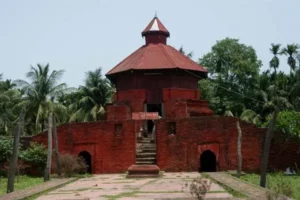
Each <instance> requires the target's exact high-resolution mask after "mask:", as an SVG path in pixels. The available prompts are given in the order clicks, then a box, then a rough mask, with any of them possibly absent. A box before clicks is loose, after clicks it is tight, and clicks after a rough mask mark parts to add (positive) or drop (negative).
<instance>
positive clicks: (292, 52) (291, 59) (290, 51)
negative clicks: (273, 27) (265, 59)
mask: <svg viewBox="0 0 300 200" xmlns="http://www.w3.org/2000/svg"><path fill="white" fill-rule="evenodd" d="M299 48H300V47H299V45H297V44H288V45H287V46H286V47H285V48H283V49H282V50H281V54H284V55H286V56H288V61H287V64H288V65H289V66H290V67H291V72H292V71H295V69H296V59H295V56H296V55H297V54H298V53H299Z"/></svg>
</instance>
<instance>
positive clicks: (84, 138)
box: [32, 17, 266, 173]
mask: <svg viewBox="0 0 300 200" xmlns="http://www.w3.org/2000/svg"><path fill="white" fill-rule="evenodd" d="M142 37H144V38H145V44H144V45H142V46H141V47H140V48H138V49H137V50H136V51H135V52H133V53H132V54H131V55H129V56H128V57H127V58H125V59H124V60H123V61H121V62H120V63H119V64H117V65H116V66H115V67H114V68H112V69H111V70H110V71H109V72H108V73H107V74H106V76H107V78H108V79H110V81H111V82H112V83H113V84H114V85H115V86H116V92H115V95H114V101H113V103H111V104H109V105H107V106H106V120H103V121H97V122H90V123H70V124H63V125H61V126H59V127H58V128H57V132H58V140H59V150H60V152H67V153H71V154H75V155H81V156H83V157H84V158H85V159H86V162H87V163H88V165H89V171H90V172H91V173H120V172H126V171H127V170H129V171H130V170H131V169H132V168H134V167H137V168H138V167H139V166H141V167H142V168H147V167H148V166H156V167H157V168H158V169H159V170H163V171H172V172H176V171H202V172H203V171H219V170H234V169H236V167H237V135H238V134H237V128H236V122H237V120H238V119H237V118H233V117H224V116H214V115H213V112H212V110H211V109H210V108H209V106H208V102H207V101H204V100H201V91H199V89H198V81H199V80H200V79H203V78H206V77H207V70H206V69H205V67H203V66H200V65H199V64H197V63H195V62H194V61H192V60H191V59H190V58H189V57H187V56H185V55H183V54H182V53H180V52H179V51H177V50H176V49H175V48H173V47H172V46H169V45H168V44H167V40H168V38H169V37H170V32H169V31H168V30H167V28H166V27H165V26H164V25H163V24H162V22H161V21H160V20H159V19H158V18H157V17H154V18H153V19H152V20H151V22H150V23H149V24H148V26H146V28H145V29H144V30H143V31H142ZM240 124H241V128H242V131H243V140H242V155H243V170H244V171H259V168H260V159H261V155H262V146H263V141H264V135H265V133H266V129H261V128H257V127H256V126H255V125H252V124H249V123H246V122H243V121H241V122H240ZM32 140H33V141H36V142H42V143H44V144H45V145H47V133H46V132H44V133H40V134H38V135H36V136H34V137H33V138H32Z"/></svg>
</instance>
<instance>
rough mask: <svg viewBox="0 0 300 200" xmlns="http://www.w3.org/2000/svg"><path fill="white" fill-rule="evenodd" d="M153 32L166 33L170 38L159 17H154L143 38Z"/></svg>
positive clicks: (144, 31) (143, 33)
mask: <svg viewBox="0 0 300 200" xmlns="http://www.w3.org/2000/svg"><path fill="white" fill-rule="evenodd" d="M153 32H161V33H164V34H165V35H166V36H168V37H169V36H170V33H169V31H168V30H167V29H166V27H165V26H164V25H163V24H162V23H161V21H160V20H159V19H158V17H156V16H155V17H154V18H153V19H152V20H151V22H150V23H149V24H148V26H147V27H146V28H145V29H144V30H143V32H142V36H145V35H147V34H149V33H153Z"/></svg>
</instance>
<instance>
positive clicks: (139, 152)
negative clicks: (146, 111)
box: [136, 135, 156, 165]
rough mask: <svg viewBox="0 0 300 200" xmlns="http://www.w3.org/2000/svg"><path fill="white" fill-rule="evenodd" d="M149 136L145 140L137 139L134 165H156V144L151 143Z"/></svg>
mask: <svg viewBox="0 0 300 200" xmlns="http://www.w3.org/2000/svg"><path fill="white" fill-rule="evenodd" d="M150 136H151V135H149V136H148V137H147V138H145V137H143V138H141V139H138V141H137V144H136V164H137V165H155V163H156V144H155V143H151V138H150Z"/></svg>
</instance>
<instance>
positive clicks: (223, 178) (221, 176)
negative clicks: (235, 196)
mask: <svg viewBox="0 0 300 200" xmlns="http://www.w3.org/2000/svg"><path fill="white" fill-rule="evenodd" d="M208 175H209V176H210V177H211V178H212V179H213V180H215V181H216V182H217V183H220V184H221V185H226V186H227V187H229V188H231V189H232V190H235V191H238V192H240V193H242V194H244V195H245V196H246V197H247V199H253V200H254V199H259V200H268V199H269V198H268V194H269V192H268V190H267V189H264V188H261V187H259V186H256V185H252V184H249V183H247V182H245V181H242V180H240V179H238V178H236V177H233V176H231V175H230V174H228V173H226V172H214V173H208ZM279 199H288V198H287V197H283V196H281V197H279V198H278V200H279Z"/></svg>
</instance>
